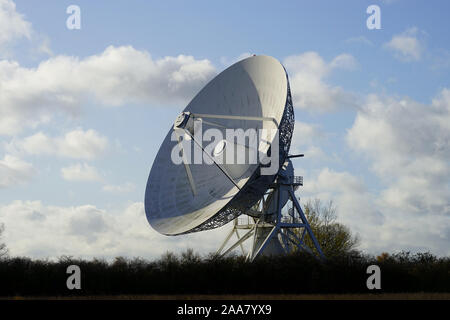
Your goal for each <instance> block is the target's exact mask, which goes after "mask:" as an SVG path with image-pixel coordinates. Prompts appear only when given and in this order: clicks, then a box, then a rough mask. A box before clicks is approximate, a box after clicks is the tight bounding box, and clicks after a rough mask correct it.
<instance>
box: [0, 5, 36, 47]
mask: <svg viewBox="0 0 450 320" xmlns="http://www.w3.org/2000/svg"><path fill="white" fill-rule="evenodd" d="M0 30H1V32H0V49H1V48H2V46H4V45H6V44H8V43H10V42H12V41H14V40H16V39H20V38H28V39H29V38H30V37H31V33H32V29H31V24H30V23H29V22H28V21H26V20H25V19H24V17H23V15H21V14H19V13H18V12H17V11H16V4H15V3H14V2H13V1H11V0H0Z"/></svg>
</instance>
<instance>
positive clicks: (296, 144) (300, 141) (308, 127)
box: [290, 121, 327, 161]
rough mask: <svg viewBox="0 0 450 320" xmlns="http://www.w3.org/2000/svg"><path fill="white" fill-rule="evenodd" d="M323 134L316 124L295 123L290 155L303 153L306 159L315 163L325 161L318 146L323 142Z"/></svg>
mask: <svg viewBox="0 0 450 320" xmlns="http://www.w3.org/2000/svg"><path fill="white" fill-rule="evenodd" d="M324 138H325V133H324V132H323V131H322V129H321V128H319V126H318V125H316V124H311V123H306V122H301V121H295V125H294V133H293V135H292V141H291V149H290V150H291V151H290V152H291V153H292V154H296V153H303V154H305V156H306V157H307V158H306V159H312V160H313V161H317V160H319V159H326V157H327V156H326V155H325V153H324V152H323V150H322V149H321V148H320V147H319V146H318V145H319V143H320V142H321V141H322V140H324Z"/></svg>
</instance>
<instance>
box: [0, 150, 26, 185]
mask: <svg viewBox="0 0 450 320" xmlns="http://www.w3.org/2000/svg"><path fill="white" fill-rule="evenodd" d="M33 174H34V169H33V166H32V165H31V164H30V163H28V162H25V161H23V160H21V159H19V158H17V157H14V156H11V155H5V156H4V158H3V159H1V160H0V188H6V187H10V186H13V185H17V184H20V183H23V182H26V181H28V180H30V179H31V177H32V176H33Z"/></svg>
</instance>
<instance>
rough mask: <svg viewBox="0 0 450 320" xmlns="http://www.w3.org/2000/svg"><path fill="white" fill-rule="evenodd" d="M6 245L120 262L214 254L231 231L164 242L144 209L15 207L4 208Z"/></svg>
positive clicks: (0, 211)
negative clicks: (188, 253) (192, 251)
mask: <svg viewBox="0 0 450 320" xmlns="http://www.w3.org/2000/svg"><path fill="white" fill-rule="evenodd" d="M0 221H2V222H4V223H5V237H4V240H5V243H6V244H7V246H8V248H9V250H10V254H11V255H13V256H29V257H32V258H45V257H50V258H56V257H60V256H62V255H70V256H74V257H81V258H93V257H97V258H102V257H104V258H107V259H111V258H113V257H116V256H127V257H137V256H140V257H144V258H155V257H158V256H160V255H161V254H163V253H165V252H166V251H172V252H181V251H184V250H185V249H187V248H194V249H195V250H196V251H198V252H200V253H204V254H206V253H209V252H214V251H215V250H216V249H217V248H218V246H219V245H220V242H221V241H222V240H223V237H225V234H226V232H227V231H228V229H227V228H228V227H224V228H220V229H216V230H213V231H206V232H200V233H196V234H191V235H184V236H178V237H167V236H163V235H161V234H159V233H157V232H156V231H154V230H153V229H152V228H151V227H150V225H149V224H148V222H147V219H146V217H145V212H144V205H143V203H140V202H137V203H131V204H129V205H128V206H126V207H125V208H123V209H118V210H116V211H106V210H103V209H100V208H97V207H96V206H93V205H83V206H75V207H61V206H47V205H44V204H42V203H41V202H40V201H13V202H11V203H10V204H8V205H3V206H0Z"/></svg>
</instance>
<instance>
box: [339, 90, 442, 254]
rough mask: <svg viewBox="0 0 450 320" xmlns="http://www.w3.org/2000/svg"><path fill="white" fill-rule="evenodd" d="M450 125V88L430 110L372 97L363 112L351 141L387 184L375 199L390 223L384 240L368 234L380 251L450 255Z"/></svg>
mask: <svg viewBox="0 0 450 320" xmlns="http://www.w3.org/2000/svg"><path fill="white" fill-rule="evenodd" d="M449 124H450V90H448V89H444V90H442V91H441V93H440V94H439V95H438V96H437V97H436V98H435V99H433V101H432V103H431V104H430V105H423V104H420V103H418V102H416V101H414V100H411V99H408V98H404V99H400V98H394V97H380V96H377V95H371V96H369V97H368V98H367V101H366V103H365V105H364V107H363V108H362V109H361V110H360V111H358V114H357V116H356V119H355V122H354V124H353V127H352V128H351V129H350V130H349V131H348V135H347V140H348V143H349V145H350V147H351V148H353V149H354V150H355V151H357V152H358V153H359V154H361V155H363V156H364V157H365V158H366V160H367V161H369V163H371V169H372V171H373V172H374V173H375V174H376V175H377V176H378V177H379V179H380V183H381V184H382V185H383V187H382V190H381V192H380V193H379V195H378V196H377V198H376V199H374V201H375V207H376V208H377V210H379V211H380V212H383V215H384V217H385V218H386V221H385V222H384V223H383V225H382V226H381V227H380V228H379V233H380V234H379V235H378V236H379V237H380V239H379V240H375V238H376V235H375V234H371V233H370V232H368V231H366V234H367V237H372V238H373V241H374V242H375V241H377V246H378V247H379V248H381V247H383V248H386V249H389V246H390V247H391V248H396V250H400V249H402V248H403V249H405V248H407V249H413V250H431V251H432V252H436V253H440V254H449V253H450V252H449V249H448V243H449V241H450V202H449V199H450V185H449V181H450V163H449V161H448V159H450V147H449V143H450V125H449ZM349 201H350V199H349ZM390 251H392V250H390Z"/></svg>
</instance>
